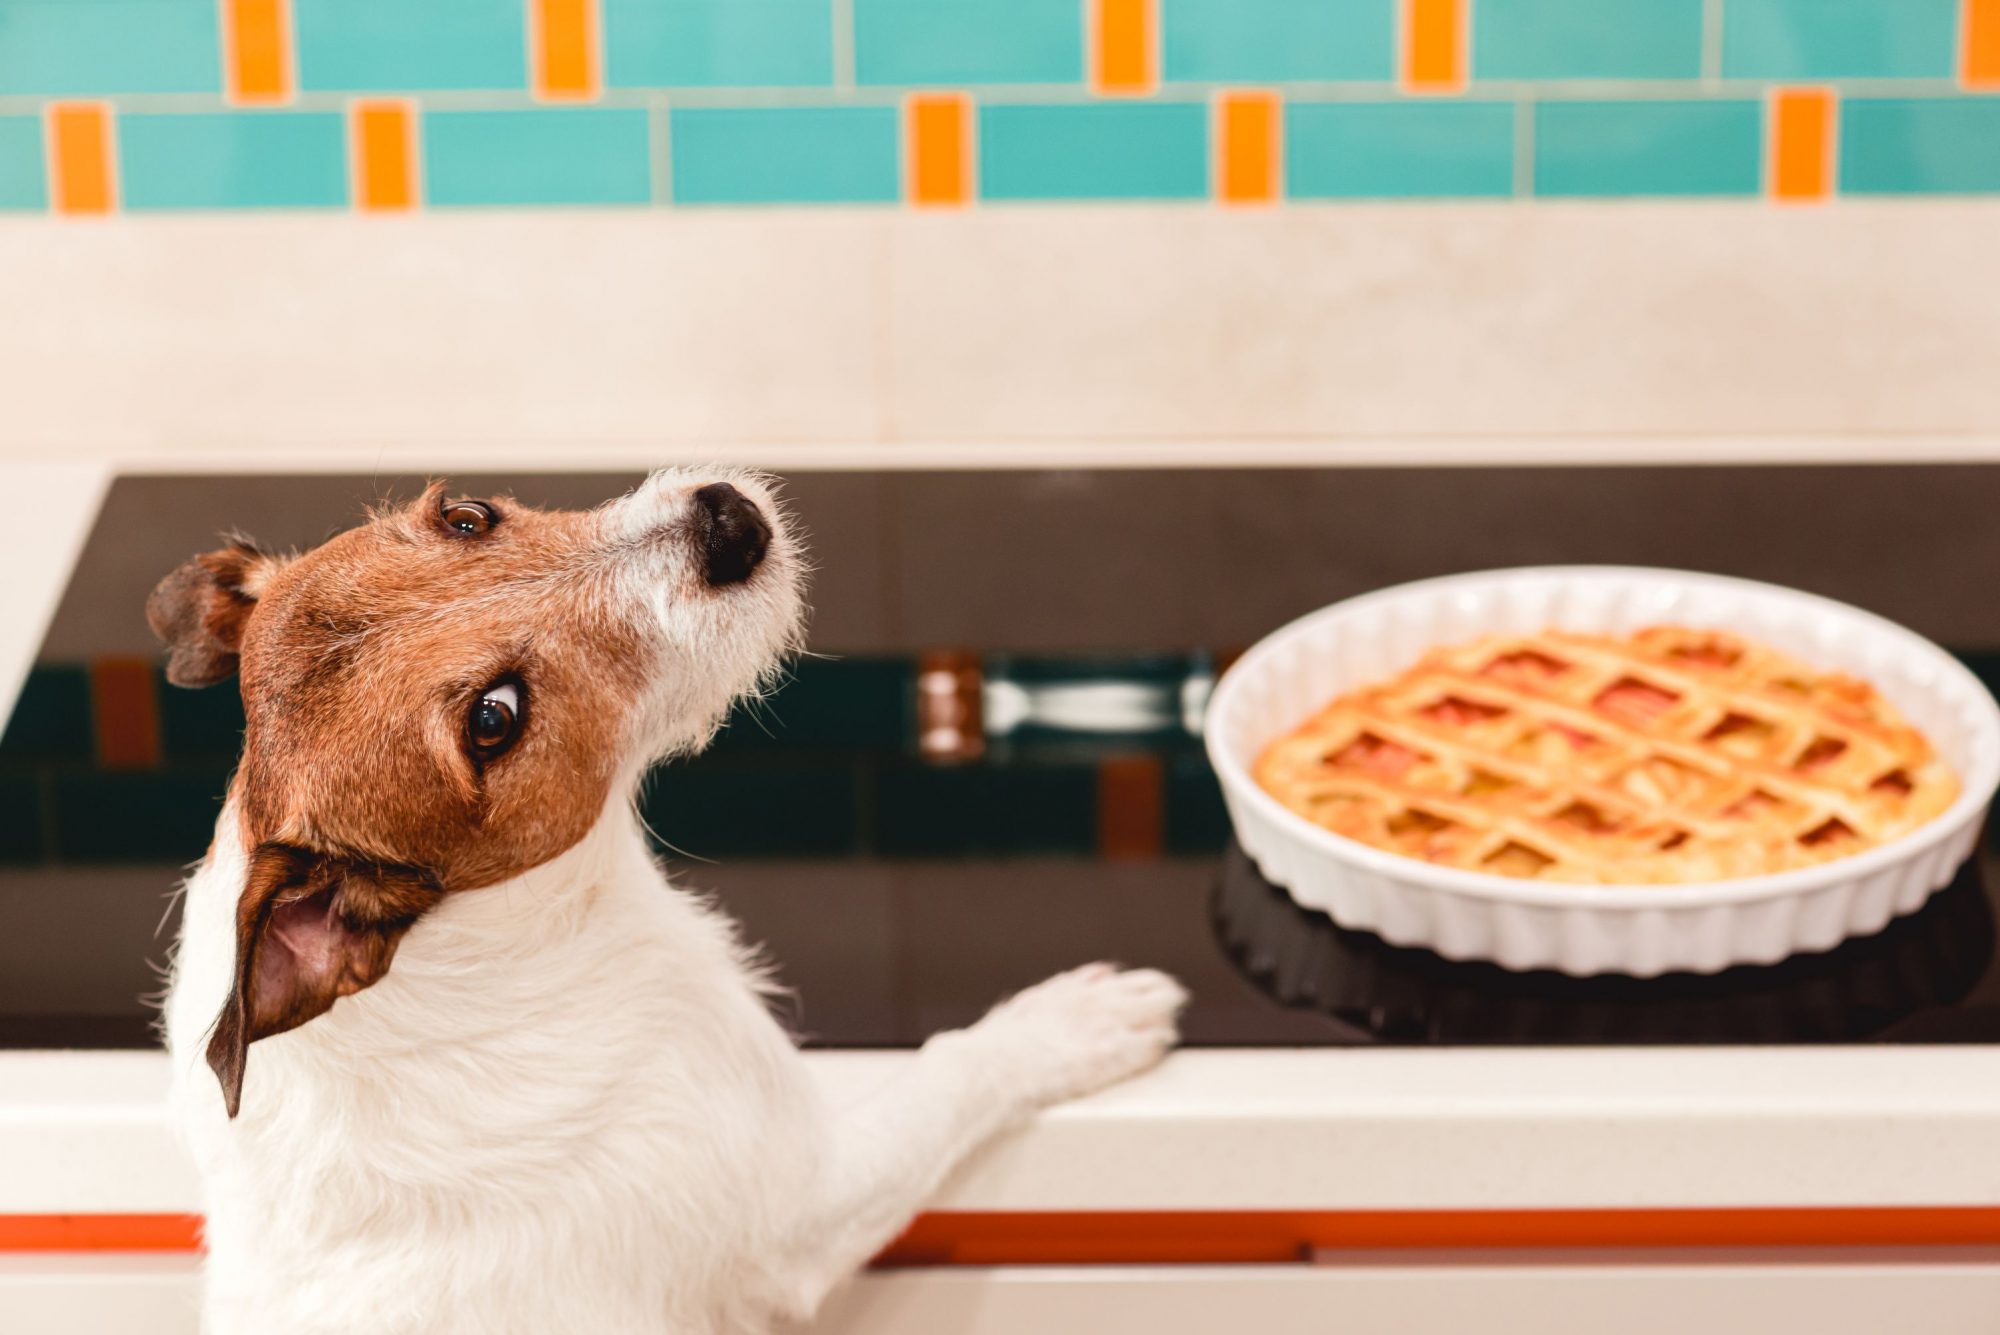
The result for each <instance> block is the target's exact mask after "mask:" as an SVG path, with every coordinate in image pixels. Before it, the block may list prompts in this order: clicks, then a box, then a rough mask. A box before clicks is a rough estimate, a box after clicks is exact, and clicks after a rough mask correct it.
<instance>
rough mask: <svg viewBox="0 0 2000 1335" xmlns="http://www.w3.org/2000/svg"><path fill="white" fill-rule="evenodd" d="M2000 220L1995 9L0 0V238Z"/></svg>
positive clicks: (1521, 2)
mask: <svg viewBox="0 0 2000 1335" xmlns="http://www.w3.org/2000/svg"><path fill="white" fill-rule="evenodd" d="M1992 193H2000V0H1617V2H1616V3H1606V0H423V2H422V3H413V2H412V0H0V210H12V211H42V210H52V211H55V212H59V213H66V214H97V213H105V212H114V211H130V212H135V213H136V212H145V211H156V210H205V209H347V208H354V209H363V210H371V211H375V210H380V211H398V210H405V209H410V208H415V207H425V206H428V207H435V208H440V209H446V208H456V207H478V206H530V207H540V206H560V205H570V206H598V207H611V206H648V205H653V206H658V205H699V204H732V205H748V204H754V205H770V204H803V205H825V204H878V205H883V204H895V203H897V202H907V203H910V204H913V205H919V206H935V205H964V204H970V203H974V202H987V201H990V202H993V203H996V204H997V203H1003V202H1010V201H1069V200H1075V201H1085V200H1154V201H1199V200H1219V201H1223V202H1231V203H1243V204H1254V203H1273V202H1278V201H1283V200H1299V201H1307V200H1352V199H1398V198H1403V199H1409V198H1419V199H1474V200H1476V199H1492V198H1524V197H1648V198H1673V197H1722V198H1731V197H1737V198H1756V197H1759V196H1766V197H1775V198H1781V199H1795V200H1796V199H1821V198H1827V197H1830V196H1833V195H1840V194H1847V195H1911V194H1992Z"/></svg>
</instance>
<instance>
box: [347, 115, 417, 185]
mask: <svg viewBox="0 0 2000 1335" xmlns="http://www.w3.org/2000/svg"><path fill="white" fill-rule="evenodd" d="M347 136H348V152H349V154H350V156H351V158H352V161H353V164H354V165H353V171H354V206H355V207H356V208H358V209H360V210H362V211H363V212H365V213H395V212H400V211H402V210H404V209H413V208H415V207H416V206H417V116H416V110H415V108H413V107H412V106H411V105H410V104H409V103H408V102H404V101H400V100H398V99H395V98H377V99H370V100H369V101H366V102H356V103H355V104H354V105H353V106H352V107H350V108H349V109H348V129H347Z"/></svg>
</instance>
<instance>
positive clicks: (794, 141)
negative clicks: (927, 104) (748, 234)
mask: <svg viewBox="0 0 2000 1335" xmlns="http://www.w3.org/2000/svg"><path fill="white" fill-rule="evenodd" d="M667 133H668V142H669V144H670V145H671V147H670V152H671V155H672V159H673V180H674V202H675V203H678V204H866V203H886V202H890V201H893V200H894V199H896V197H897V195H898V194H899V193H900V181H901V167H900V162H899V158H898V141H897V134H898V131H897V116H896V112H895V109H894V108H892V107H730V108H715V109H695V110H676V111H675V112H674V113H673V119H672V122H671V125H670V128H669V130H668V132H667Z"/></svg>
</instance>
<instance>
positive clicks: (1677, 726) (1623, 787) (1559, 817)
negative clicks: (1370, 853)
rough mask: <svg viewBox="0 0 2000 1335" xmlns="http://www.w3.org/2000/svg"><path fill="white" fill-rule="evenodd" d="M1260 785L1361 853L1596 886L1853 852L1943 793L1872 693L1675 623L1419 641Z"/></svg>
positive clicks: (1916, 746)
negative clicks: (1362, 848) (1430, 644)
mask: <svg viewBox="0 0 2000 1335" xmlns="http://www.w3.org/2000/svg"><path fill="white" fill-rule="evenodd" d="M1256 777H1257V781H1258V782H1259V783H1260V784H1261V785H1262V786H1263V787H1264V789H1265V790H1266V791H1268V792H1269V793H1271V794H1272V795H1273V796H1274V797H1276V798H1277V799H1278V800H1279V801H1281V802H1283V803H1284V804H1285V805H1286V806H1288V807H1290V808H1291V809H1292V810H1294V811H1296V812H1298V813H1299V814H1300V815H1302V816H1304V817H1306V818H1307V819H1308V820H1311V821H1313V822H1315V823H1316V824H1319V825H1321V826H1324V827H1325V828H1327V829H1329V830H1332V831H1333V832H1334V833H1336V834H1340V835H1344V836H1346V837H1347V838H1350V839H1356V840H1359V841H1361V842H1362V843H1365V844H1371V845H1373V846H1375V847H1377V848H1382V849H1386V850H1388V851H1390V852H1394V853H1400V854H1402V855H1404V856H1406V857H1413V858H1420V859H1422V860H1424V861H1427V862H1433V863H1437V864H1439V865H1443V866H1452V867H1462V868H1465V869H1467V870H1474V871H1486V872H1495V873H1498V874H1500V875H1503V876H1515V877H1525V878H1529V879H1534V880H1543V881H1571V882H1584V883H1593V884H1620V883H1626V884H1658V883H1671V882H1681V881H1710V880H1721V879H1725V878H1728V877H1735V876H1752V875H1757V874H1760V873H1764V872H1776V871H1786V870H1790V869H1792V868H1796V867H1804V866H1811V865H1813V864H1815V863H1819V862H1826V861H1829V860H1831V859H1833V858H1841V857H1848V856H1851V855H1853V854H1855V853H1859V852H1861V851H1863V850H1864V849H1868V848H1872V847H1874V846H1876V845H1878V844H1882V843H1886V842H1888V841H1890V840H1892V839H1896V838H1899V837H1901V836H1902V835H1905V834H1907V833H1909V832H1910V831H1911V830H1914V829H1916V828H1917V827H1918V826H1919V825H1922V824H1924V823H1925V822H1926V821H1928V820H1931V819H1932V818H1933V817H1935V816H1937V815H1938V814H1939V813H1941V812H1942V811H1943V810H1944V809H1945V808H1946V807H1948V806H1949V805H1951V802H1952V800H1953V799H1954V798H1955V797H1957V795H1958V780H1957V779H1956V778H1955V777H1954V776H1953V775H1952V773H1951V771H1950V770H1949V769H1947V768H1946V767H1945V765H1944V764H1943V762H1942V761H1940V760H1939V759H1938V757H1937V754H1936V752H1935V751H1934V750H1933V749H1932V748H1931V745H1930V742H1929V741H1928V740H1927V739H1926V738H1925V737H1924V736H1923V734H1922V733H1920V732H1918V731H1917V730H1916V729H1915V728H1914V727H1912V726H1911V725H1910V724H1909V723H1908V722H1907V721H1906V720H1905V719H1904V718H1903V717H1902V716H1901V715H1900V714H1898V713H1897V712H1896V710H1895V708H1894V707H1893V706H1892V705H1890V704H1889V702H1888V701H1886V700H1884V699H1883V698H1882V697H1881V696H1880V695H1879V694H1878V693H1877V692H1876V691H1875V689H1874V688H1873V687H1872V686H1870V685H1869V684H1868V683H1866V682H1863V681H1857V680H1856V679H1854V678H1852V677H1846V676H1841V675H1839V674H1835V673H1821V672H1816V671H1815V670H1813V669H1811V668H1809V667H1807V666H1805V665H1804V664H1802V663H1799V662H1797V661H1795V660H1793V659H1790V658H1787V657H1785V656H1784V655H1782V654H1779V653H1777V652H1776V651H1774V650H1771V649H1769V648H1766V647H1765V646H1763V645H1760V644H1757V643H1755V642H1754V641H1751V640H1747V639H1745V638H1743V637H1741V636H1737V635H1731V634H1728V633H1726V632H1722V631H1715V630H1690V629H1686V628H1682V627H1676V626H1655V627H1651V628H1649V629H1646V630H1642V631H1639V632H1637V633H1636V634H1633V635H1630V636H1624V637H1611V636H1596V635H1572V634H1567V633H1562V632H1556V631H1549V632H1545V633H1543V634H1540V635H1529V636H1491V637H1488V638H1485V639H1482V640H1477V641H1474V642H1472V643H1470V644H1463V645H1457V646H1454V647H1451V648H1445V649H1437V650H1433V651H1432V652H1431V653H1429V654H1427V655H1425V656H1424V658H1423V659H1422V660H1421V661H1420V662H1418V663H1417V664H1416V666H1414V667H1412V668H1411V669H1409V670H1408V671H1407V672H1404V673H1402V674H1401V675H1400V676H1397V677H1395V678H1393V679H1392V680H1389V681H1385V682H1382V683H1379V684H1377V685H1374V686H1370V687H1366V688H1364V689H1362V690H1358V691H1351V692H1349V693H1347V694H1346V695H1343V696H1341V697H1340V698H1338V699H1336V700H1334V701H1333V702H1332V703H1331V704H1329V705H1327V706H1326V708H1324V709H1322V710H1321V711H1320V712H1319V713H1318V714H1316V715H1314V716H1313V717H1312V718H1310V719H1308V720H1307V721H1306V722H1305V723H1304V724H1302V725H1300V726H1299V727H1298V728H1296V729H1294V730H1293V731H1292V732H1291V733H1289V734H1287V735H1286V736H1284V737H1281V738H1279V739H1278V740H1277V741H1276V742H1273V743H1272V744H1271V745H1270V747H1269V748H1267V749H1266V750H1265V752H1264V754H1263V756H1262V757H1261V758H1260V759H1259V760H1258V762H1257V766H1256Z"/></svg>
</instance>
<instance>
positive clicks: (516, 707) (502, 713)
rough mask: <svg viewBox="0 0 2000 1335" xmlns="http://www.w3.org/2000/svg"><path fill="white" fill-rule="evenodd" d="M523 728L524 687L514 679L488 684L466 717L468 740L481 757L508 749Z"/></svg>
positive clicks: (489, 756)
mask: <svg viewBox="0 0 2000 1335" xmlns="http://www.w3.org/2000/svg"><path fill="white" fill-rule="evenodd" d="M520 731H521V688H520V687H519V686H517V685H515V684H514V683H513V682H511V681H504V682H501V683H500V684H499V685H497V686H489V687H487V688H486V690H485V691H484V692H483V693H481V695H480V697H479V698H478V699H477V700H475V701H473V704H472V712H471V713H470V714H469V715H467V716H466V720H465V740H466V743H467V745H469V746H471V748H472V750H473V753H474V754H475V755H477V756H478V757H479V758H480V759H481V760H491V759H492V758H493V757H494V756H497V755H499V754H500V753H501V752H502V751H505V750H506V749H507V748H508V747H509V746H511V745H513V742H514V737H515V735H516V734H517V733H519V732H520Z"/></svg>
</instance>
